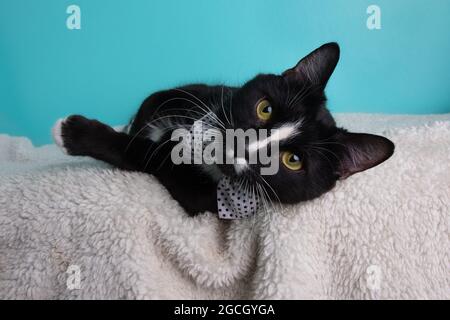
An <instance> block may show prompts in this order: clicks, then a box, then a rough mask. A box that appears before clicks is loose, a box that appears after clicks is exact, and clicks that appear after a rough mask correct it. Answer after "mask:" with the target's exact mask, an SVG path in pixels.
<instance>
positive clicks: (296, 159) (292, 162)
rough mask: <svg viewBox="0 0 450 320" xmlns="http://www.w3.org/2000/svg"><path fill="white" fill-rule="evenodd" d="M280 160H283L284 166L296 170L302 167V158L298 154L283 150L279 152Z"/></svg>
mask: <svg viewBox="0 0 450 320" xmlns="http://www.w3.org/2000/svg"><path fill="white" fill-rule="evenodd" d="M281 162H283V164H284V165H285V166H286V168H288V169H290V170H293V171H298V170H301V169H302V168H303V159H302V157H301V156H300V155H298V154H295V153H292V152H289V151H284V152H283V153H282V154H281Z"/></svg>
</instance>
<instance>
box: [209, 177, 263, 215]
mask: <svg viewBox="0 0 450 320" xmlns="http://www.w3.org/2000/svg"><path fill="white" fill-rule="evenodd" d="M217 209H218V213H219V218H221V219H243V218H248V217H251V216H253V215H254V214H255V213H256V211H257V210H258V198H257V197H256V195H255V194H254V193H248V192H245V191H244V190H242V186H241V185H240V184H239V183H236V182H232V181H231V180H230V178H228V177H223V178H222V179H220V181H219V184H218V185H217Z"/></svg>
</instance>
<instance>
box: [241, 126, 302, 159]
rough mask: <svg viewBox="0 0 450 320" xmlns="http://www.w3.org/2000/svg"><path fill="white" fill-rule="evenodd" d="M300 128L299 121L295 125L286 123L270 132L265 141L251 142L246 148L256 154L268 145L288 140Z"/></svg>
mask: <svg viewBox="0 0 450 320" xmlns="http://www.w3.org/2000/svg"><path fill="white" fill-rule="evenodd" d="M300 126H301V121H299V122H296V123H286V124H283V125H282V126H281V127H279V128H276V129H274V130H273V131H272V133H271V135H270V136H268V137H267V138H265V139H262V140H258V141H254V142H252V143H251V144H250V145H249V146H248V150H249V152H257V151H258V150H259V149H261V148H265V147H266V146H267V145H269V144H270V143H272V142H273V143H280V142H281V141H283V140H288V139H290V138H292V137H293V136H294V135H295V134H297V133H298V128H299V127H300Z"/></svg>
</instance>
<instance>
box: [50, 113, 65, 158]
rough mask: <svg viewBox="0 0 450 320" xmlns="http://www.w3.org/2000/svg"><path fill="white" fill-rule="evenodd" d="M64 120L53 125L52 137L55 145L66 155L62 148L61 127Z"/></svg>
mask: <svg viewBox="0 0 450 320" xmlns="http://www.w3.org/2000/svg"><path fill="white" fill-rule="evenodd" d="M65 120H66V119H59V120H58V121H56V123H55V125H54V126H53V128H52V136H53V140H54V141H55V143H56V145H57V146H58V147H59V148H60V149H61V150H62V152H64V153H65V154H68V152H67V149H66V148H65V147H64V140H63V137H62V126H63V124H64V121H65Z"/></svg>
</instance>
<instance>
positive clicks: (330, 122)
mask: <svg viewBox="0 0 450 320" xmlns="http://www.w3.org/2000/svg"><path fill="white" fill-rule="evenodd" d="M338 60H339V47H338V45H337V44H335V43H330V44H326V45H323V46H322V47H320V48H318V49H316V50H315V51H313V52H312V53H311V54H309V55H308V56H306V57H305V58H303V59H302V60H301V61H300V62H299V63H298V64H297V65H296V66H295V67H293V68H292V69H288V70H287V71H285V72H284V73H283V74H282V75H273V74H263V75H258V76H256V77H255V78H254V79H252V80H250V81H248V82H247V83H245V84H244V85H243V86H242V87H239V88H236V87H225V86H207V85H203V84H198V85H188V86H184V87H180V88H175V89H171V90H166V91H160V92H156V93H154V94H152V95H151V96H150V97H148V98H147V99H146V100H145V101H144V102H143V103H142V105H141V107H140V109H139V111H138V113H137V114H136V117H135V119H134V121H132V123H131V124H130V131H129V133H123V132H116V131H114V130H113V129H112V128H110V127H108V126H107V125H105V124H102V123H100V122H98V121H96V120H88V119H86V118H84V117H82V116H70V117H69V118H67V119H66V121H65V122H64V124H63V126H62V138H63V141H64V147H65V148H66V149H67V150H68V152H69V154H71V155H81V156H90V157H93V158H96V159H99V160H102V161H105V162H108V163H110V164H112V165H113V166H116V167H119V168H122V169H126V170H137V171H144V172H147V173H150V174H153V175H154V176H155V177H157V178H158V179H159V181H160V182H161V183H162V184H163V185H164V186H165V187H166V188H167V189H168V191H169V192H170V193H171V195H172V196H173V197H174V198H175V199H176V200H178V202H179V203H180V205H181V206H182V207H183V208H184V209H185V210H186V211H187V212H188V213H189V214H191V215H195V214H197V213H200V212H204V211H212V212H217V205H216V186H217V179H216V178H214V177H212V176H211V175H210V174H208V173H207V172H205V170H204V169H203V168H201V167H200V166H198V165H187V164H181V165H174V164H173V163H172V162H171V161H170V152H171V150H172V147H173V146H174V144H175V142H171V141H168V140H169V138H170V136H171V131H167V132H166V133H165V134H164V136H163V137H162V139H161V140H160V142H152V141H151V140H150V139H149V132H150V131H149V130H150V127H149V126H148V124H149V123H150V124H151V123H154V122H152V121H156V122H157V121H163V120H162V119H163V117H164V119H172V120H173V121H177V122H178V123H182V124H185V125H187V126H190V125H192V123H193V121H194V119H192V118H200V116H201V114H202V113H204V109H205V106H204V105H203V104H205V105H206V106H207V107H208V108H211V109H212V111H213V112H214V113H215V114H216V115H217V117H218V118H219V119H220V120H221V121H222V122H223V123H225V124H227V127H229V128H242V129H244V130H245V129H248V128H267V129H270V128H273V127H276V126H279V125H280V124H282V123H285V122H295V121H297V120H298V119H303V123H302V126H301V134H299V135H297V136H295V137H294V138H293V139H290V140H288V141H286V142H283V144H281V145H280V150H281V151H282V150H289V151H292V152H295V153H297V154H301V155H302V157H303V161H304V168H303V169H302V170H300V171H291V170H289V169H287V168H286V167H284V166H283V165H281V164H280V169H279V171H278V173H277V174H275V175H272V176H270V175H268V176H264V179H265V180H266V182H264V184H268V185H266V190H267V192H268V194H269V196H270V198H271V199H272V200H273V201H280V202H281V203H297V202H300V201H305V200H310V199H313V198H316V197H318V196H320V195H321V194H323V193H324V192H326V191H328V190H330V189H331V188H333V186H334V185H335V183H336V181H337V180H338V179H340V178H346V177H348V176H349V175H351V174H353V173H356V172H359V171H363V170H366V169H368V168H371V167H373V166H375V165H378V164H379V163H381V162H383V161H385V160H386V159H387V158H389V157H390V156H391V155H392V153H393V151H394V145H393V143H392V142H391V141H389V140H388V139H386V138H384V137H380V136H375V135H369V134H356V133H348V132H347V131H346V130H344V129H341V128H338V127H336V124H335V122H334V119H333V118H332V116H331V114H330V113H329V111H328V110H327V109H326V107H325V102H326V97H325V93H324V89H325V86H326V83H327V81H328V80H329V78H330V76H331V74H332V73H333V71H334V68H335V67H336V64H337V62H338ZM263 97H265V98H266V99H268V100H269V101H270V103H271V105H272V106H273V108H274V111H273V116H272V118H271V119H270V120H269V121H267V122H262V121H261V120H259V119H258V118H257V117H256V113H255V104H256V103H257V101H258V100H260V99H261V98H263ZM229 118H232V119H233V121H229V120H230V119H229ZM158 119H161V120H158ZM228 122H233V123H234V126H232V125H229V124H228ZM165 141H168V142H165ZM164 142H165V143H164ZM218 169H219V171H218V172H222V173H223V174H227V175H231V176H232V177H234V175H235V174H234V173H233V171H232V170H230V168H229V166H227V165H218ZM251 169H252V170H251V171H250V172H247V173H245V174H246V179H247V181H248V182H249V183H253V184H256V183H260V184H263V182H262V180H261V177H260V176H259V174H258V172H259V170H257V169H258V165H252V166H251Z"/></svg>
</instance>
